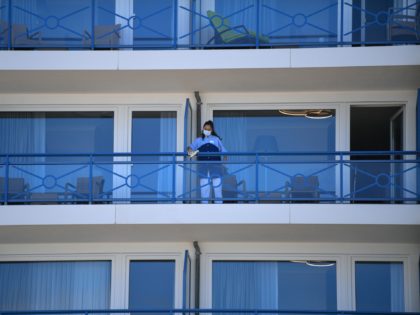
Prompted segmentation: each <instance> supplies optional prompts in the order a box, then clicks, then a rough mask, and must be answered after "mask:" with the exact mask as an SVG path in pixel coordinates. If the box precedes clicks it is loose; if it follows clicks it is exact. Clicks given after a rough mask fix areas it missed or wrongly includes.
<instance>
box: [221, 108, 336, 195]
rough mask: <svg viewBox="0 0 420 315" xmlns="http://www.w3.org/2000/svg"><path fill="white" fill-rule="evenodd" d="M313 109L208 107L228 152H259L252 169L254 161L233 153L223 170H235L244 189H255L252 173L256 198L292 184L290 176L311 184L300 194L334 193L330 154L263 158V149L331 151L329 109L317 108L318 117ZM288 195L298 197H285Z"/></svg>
mask: <svg viewBox="0 0 420 315" xmlns="http://www.w3.org/2000/svg"><path fill="white" fill-rule="evenodd" d="M319 111H320V110H319V109H318V110H315V109H312V110H311V109H308V110H304V109H301V110H299V109H294V110H286V109H285V110H216V111H214V112H213V117H214V122H215V128H216V130H217V132H218V134H219V135H220V136H221V137H222V138H223V143H224V145H225V147H226V149H227V150H228V151H230V152H259V153H262V154H261V155H260V159H259V162H260V166H259V168H258V172H257V170H256V169H255V168H254V167H251V166H250V165H252V164H253V163H254V160H252V159H251V158H250V157H248V158H246V157H238V156H236V157H234V156H233V157H230V158H229V162H235V163H236V164H235V163H231V164H229V163H228V165H227V168H228V169H227V171H228V172H229V173H232V174H235V176H236V177H237V180H238V182H240V181H244V182H245V183H246V187H247V189H248V190H250V191H255V189H256V185H255V183H256V179H257V178H256V176H257V174H258V189H259V193H260V197H262V198H266V197H268V198H270V193H272V192H276V191H277V192H278V191H284V190H285V187H287V186H288V185H289V186H290V185H291V186H293V179H294V178H295V177H296V176H301V175H303V176H305V177H307V178H308V181H310V183H313V185H312V184H311V185H308V187H311V189H313V191H310V193H309V194H307V195H306V196H305V198H306V197H308V198H312V199H318V198H331V197H334V196H335V190H336V185H335V171H336V170H335V167H334V166H335V156H334V155H327V154H320V155H316V156H315V155H311V156H305V155H296V156H291V155H289V156H267V155H266V156H264V153H284V152H288V153H291V152H296V153H301V152H302V153H307V152H325V153H326V152H334V151H335V129H336V128H335V127H336V119H335V110H333V109H328V110H321V111H322V115H324V116H323V117H318V116H317V115H318V113H320V112H319ZM311 113H315V114H313V115H312V114H311ZM315 118H318V119H315ZM320 118H323V119H320ZM327 161H331V163H329V162H327ZM302 162H305V163H302ZM318 162H319V163H318ZM312 186H313V187H312ZM321 193H322V194H321ZM291 197H292V198H300V197H303V196H300V195H297V196H294V195H291Z"/></svg>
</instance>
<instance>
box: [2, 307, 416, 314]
mask: <svg viewBox="0 0 420 315" xmlns="http://www.w3.org/2000/svg"><path fill="white" fill-rule="evenodd" d="M99 313H104V314H122V313H164V314H178V313H184V314H188V313H196V314H200V313H202V314H206V313H207V314H210V313H227V314H236V313H246V314H311V315H312V314H330V315H420V312H382V311H377V312H375V311H347V310H343V311H328V310H325V311H321V310H313V311H312V310H310V311H308V310H304V311H301V310H279V309H212V308H199V309H195V308H174V309H93V310H84V309H80V310H32V311H31V310H28V311H7V310H5V311H1V310H0V315H29V314H36V315H41V314H43V315H49V314H84V315H88V314H99Z"/></svg>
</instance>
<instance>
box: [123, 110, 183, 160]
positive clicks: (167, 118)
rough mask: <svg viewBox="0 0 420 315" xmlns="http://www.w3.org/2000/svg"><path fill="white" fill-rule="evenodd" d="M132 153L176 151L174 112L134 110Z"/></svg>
mask: <svg viewBox="0 0 420 315" xmlns="http://www.w3.org/2000/svg"><path fill="white" fill-rule="evenodd" d="M131 139H132V140H131V150H132V152H133V153H145V152H149V153H150V152H174V151H176V112H134V113H133V121H132V137H131Z"/></svg>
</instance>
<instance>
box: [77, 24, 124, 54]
mask: <svg viewBox="0 0 420 315" xmlns="http://www.w3.org/2000/svg"><path fill="white" fill-rule="evenodd" d="M120 29H121V24H112V25H96V26H95V28H94V32H95V48H99V49H112V48H118V45H119V44H120V37H121V36H120ZM84 33H85V39H84V41H83V44H84V46H90V44H91V40H92V35H91V33H90V32H89V31H86V30H85V32H84Z"/></svg>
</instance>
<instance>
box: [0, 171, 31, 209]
mask: <svg viewBox="0 0 420 315" xmlns="http://www.w3.org/2000/svg"><path fill="white" fill-rule="evenodd" d="M28 190H29V185H28V184H26V183H25V179H24V178H20V177H15V178H13V177H10V178H9V179H8V182H7V200H8V202H22V201H25V200H27V199H28ZM5 196H6V178H5V177H0V202H2V203H4V202H5Z"/></svg>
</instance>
